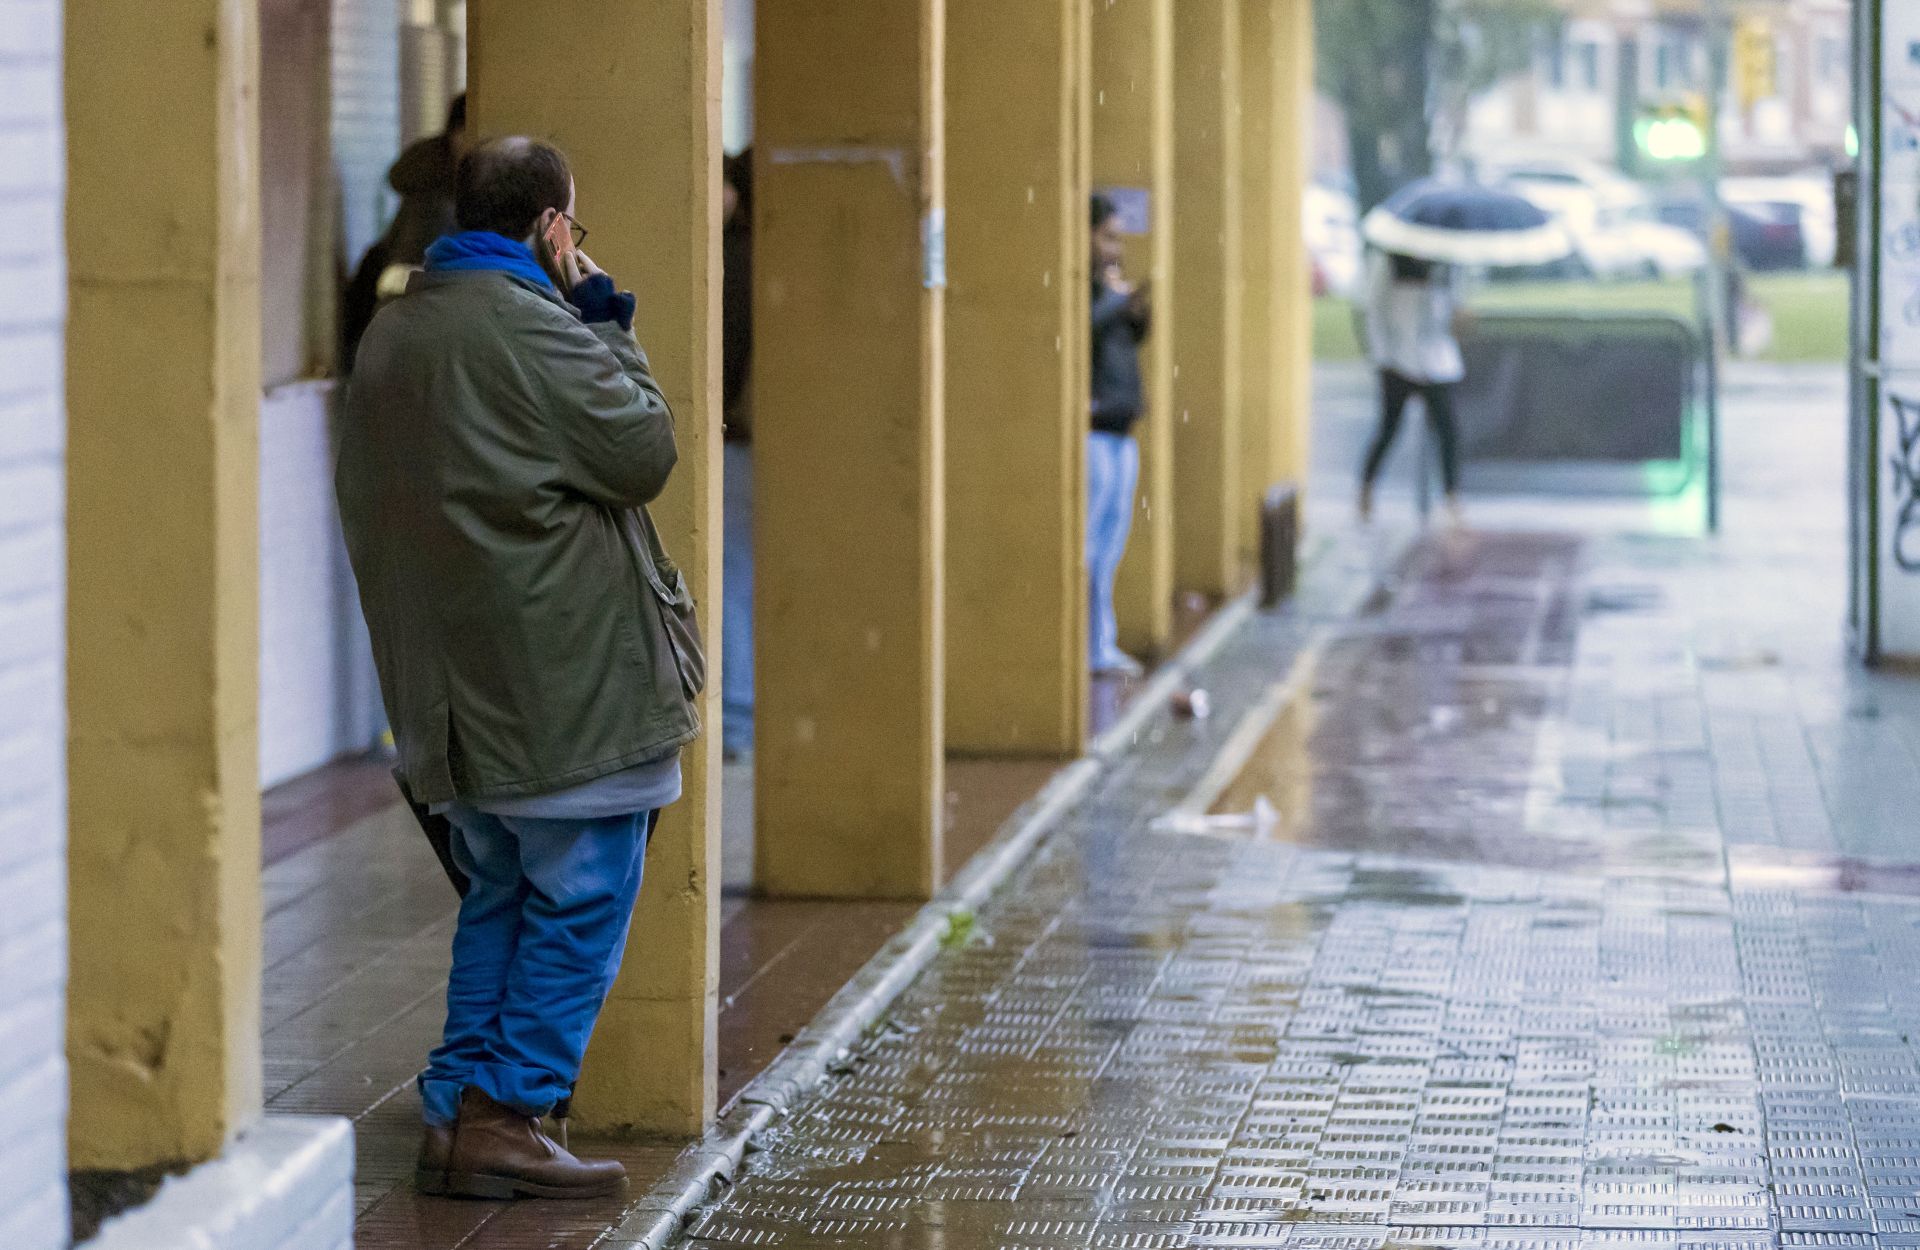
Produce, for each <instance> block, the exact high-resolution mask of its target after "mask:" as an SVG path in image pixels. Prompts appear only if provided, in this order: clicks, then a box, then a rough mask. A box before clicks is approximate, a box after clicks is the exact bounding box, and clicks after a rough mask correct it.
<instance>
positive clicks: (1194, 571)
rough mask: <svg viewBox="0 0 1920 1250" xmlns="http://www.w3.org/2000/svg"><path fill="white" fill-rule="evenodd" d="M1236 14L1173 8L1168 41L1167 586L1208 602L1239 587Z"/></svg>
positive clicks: (1217, 1) (1212, 5) (1210, 0)
mask: <svg viewBox="0 0 1920 1250" xmlns="http://www.w3.org/2000/svg"><path fill="white" fill-rule="evenodd" d="M1240 3H1241V0H1179V3H1178V5H1177V6H1176V9H1175V19H1174V37H1173V47H1174V128H1175V135H1174V176H1175V177H1176V178H1177V179H1178V180H1179V184H1180V211H1179V215H1178V216H1177V218H1176V219H1175V221H1174V231H1173V233H1174V263H1175V264H1176V265H1177V266H1178V268H1179V271H1180V312H1179V319H1178V321H1177V322H1176V323H1175V324H1174V325H1173V326H1172V329H1173V332H1174V358H1175V362H1176V368H1177V370H1178V376H1177V378H1176V380H1175V383H1174V422H1173V430H1174V581H1175V584H1176V585H1177V586H1178V587H1179V588H1180V589H1182V590H1192V591H1198V592H1200V593H1202V594H1205V595H1208V596H1212V597H1220V596H1225V595H1230V594H1232V593H1234V592H1235V591H1237V590H1238V589H1239V588H1240V585H1241V583H1242V581H1243V578H1244V576H1245V574H1244V571H1243V570H1244V566H1243V564H1242V562H1241V548H1240V533H1241V529H1242V527H1243V526H1245V525H1250V524H1251V523H1252V517H1251V516H1250V514H1249V513H1248V510H1247V508H1246V506H1245V500H1244V498H1243V495H1242V489H1241V482H1242V478H1241V469H1240V460H1241V450H1242V448H1241V434H1240V416H1241V412H1240V409H1241V402H1242V397H1243V394H1244V391H1245V379H1244V377H1243V375H1242V366H1241V341H1240V336H1241V323H1242V313H1243V309H1242V306H1241V305H1242V298H1243V297H1242V294H1241V292H1242V286H1243V284H1244V282H1245V275H1244V273H1243V271H1242V269H1241V250H1242V249H1241V229H1240V220H1241V207H1242V205H1241V191H1240V138H1239V136H1240V125H1239V106H1240Z"/></svg>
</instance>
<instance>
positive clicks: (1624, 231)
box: [1574, 203, 1707, 278]
mask: <svg viewBox="0 0 1920 1250" xmlns="http://www.w3.org/2000/svg"><path fill="white" fill-rule="evenodd" d="M1574 246H1575V247H1577V248H1578V249H1579V251H1580V255H1581V257H1582V258H1583V259H1585V261H1586V263H1587V268H1588V269H1590V270H1591V271H1592V272H1593V273H1594V275H1595V276H1596V277H1602V278H1685V277H1690V276H1691V275H1693V274H1696V273H1698V272H1700V271H1701V270H1702V269H1705V268H1706V267H1707V248H1706V245H1705V244H1704V243H1702V242H1701V241H1700V240H1699V239H1697V238H1695V237H1694V236H1693V235H1691V234H1689V233H1688V232H1687V231H1685V230H1682V229H1681V228H1680V227H1678V226H1670V225H1668V224H1667V223H1665V222H1663V221H1660V220H1659V219H1658V218H1657V217H1656V216H1655V215H1654V211H1653V206H1652V205H1651V204H1646V203H1641V204H1632V205H1625V206H1620V205H1614V206H1608V207H1603V208H1601V209H1600V211H1599V212H1597V213H1596V214H1595V215H1594V217H1593V220H1592V222H1591V223H1590V224H1589V225H1588V226H1587V228H1586V229H1585V230H1584V231H1582V230H1575V231H1574Z"/></svg>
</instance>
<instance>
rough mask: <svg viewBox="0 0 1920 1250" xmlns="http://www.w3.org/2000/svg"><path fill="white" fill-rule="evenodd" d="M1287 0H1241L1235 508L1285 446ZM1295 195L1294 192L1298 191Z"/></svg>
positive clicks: (1267, 481)
mask: <svg viewBox="0 0 1920 1250" xmlns="http://www.w3.org/2000/svg"><path fill="white" fill-rule="evenodd" d="M1291 3H1292V0H1240V6H1241V7H1240V108H1239V118H1240V156H1241V161H1240V222H1241V236H1240V238H1241V253H1240V262H1241V272H1242V273H1243V274H1244V275H1245V280H1244V282H1243V284H1242V286H1241V302H1240V317H1241V353H1240V364H1241V395H1240V439H1241V442H1240V485H1239V488H1238V489H1239V504H1238V506H1239V508H1240V510H1241V516H1242V517H1243V518H1247V517H1254V516H1257V515H1258V514H1259V508H1260V499H1261V496H1262V495H1264V494H1265V493H1266V490H1267V488H1268V487H1269V486H1271V485H1273V484H1274V483H1275V482H1276V481H1278V480H1279V474H1280V463H1279V462H1280V459H1281V456H1282V454H1283V452H1284V447H1285V441H1284V431H1283V430H1282V429H1281V428H1280V421H1281V409H1280V406H1279V402H1278V401H1279V398H1280V380H1281V369H1282V368H1283V367H1284V364H1285V362H1283V361H1280V360H1278V359H1276V351H1275V348H1276V347H1277V345H1278V344H1277V340H1276V337H1275V333H1274V332H1275V329H1276V323H1275V321H1276V319H1275V315H1274V314H1275V312H1276V307H1275V306H1276V304H1277V302H1278V300H1279V297H1280V251H1279V249H1278V247H1277V246H1276V245H1277V244H1278V242H1279V237H1278V236H1279V231H1280V225H1281V222H1280V199H1281V196H1282V194H1283V192H1282V188H1283V187H1285V186H1286V185H1287V183H1288V179H1287V177H1286V174H1285V172H1284V171H1282V170H1280V169H1278V168H1276V166H1275V163H1274V160H1273V157H1274V156H1275V155H1277V153H1278V142H1279V135H1278V127H1279V126H1280V124H1281V121H1280V118H1279V115H1278V109H1277V108H1276V99H1275V88H1276V86H1277V85H1278V83H1277V81H1276V74H1275V68H1276V67H1275V64H1274V59H1275V56H1276V54H1277V52H1278V46H1277V42H1276V31H1275V29H1274V24H1275V17H1276V14H1275V9H1276V8H1277V7H1279V6H1282V5H1290V4H1291ZM1295 198H1296V199H1298V196H1297V195H1296V196H1295ZM1239 533H1240V558H1241V560H1242V561H1243V562H1244V563H1251V562H1252V561H1254V560H1255V559H1257V558H1258V557H1259V552H1260V527H1259V526H1258V525H1253V524H1247V523H1245V522H1244V521H1243V523H1242V524H1241V525H1240V527H1239Z"/></svg>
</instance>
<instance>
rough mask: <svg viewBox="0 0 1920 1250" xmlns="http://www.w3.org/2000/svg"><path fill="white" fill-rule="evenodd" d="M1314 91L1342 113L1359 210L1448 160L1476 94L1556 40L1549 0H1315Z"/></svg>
mask: <svg viewBox="0 0 1920 1250" xmlns="http://www.w3.org/2000/svg"><path fill="white" fill-rule="evenodd" d="M1314 20H1315V21H1316V23H1317V24H1318V27H1317V28H1318V32H1319V34H1318V43H1319V77H1320V85H1321V88H1322V89H1323V90H1324V91H1326V92H1327V94H1328V95H1330V96H1332V97H1333V99H1335V100H1336V101H1338V102H1339V104H1340V106H1341V108H1342V109H1343V110H1344V111H1345V112H1346V115H1347V130H1348V142H1349V146H1350V147H1351V151H1352V160H1353V178H1354V184H1355V187H1354V190H1355V194H1356V196H1357V198H1358V200H1359V203H1360V208H1361V211H1363V212H1364V211H1365V210H1367V209H1368V208H1371V207H1372V206H1373V205H1375V204H1377V203H1379V202H1380V201H1381V200H1383V199H1385V198H1386V197H1387V196H1388V195H1390V194H1392V192H1393V190H1394V188H1396V187H1398V186H1400V185H1401V184H1403V183H1406V182H1409V181H1411V180H1413V179H1415V178H1419V177H1423V176H1424V175H1426V174H1428V173H1431V172H1432V171H1433V166H1434V161H1435V159H1436V158H1445V157H1447V156H1450V155H1452V154H1453V152H1454V150H1455V148H1456V146H1457V145H1458V143H1459V141H1460V137H1461V135H1462V133H1463V132H1464V130H1465V125H1466V116H1467V108H1468V106H1469V105H1470V104H1471V103H1472V101H1473V99H1474V97H1476V96H1478V95H1479V94H1480V93H1481V92H1483V91H1485V90H1487V88H1489V87H1491V86H1493V85H1494V84H1495V83H1497V82H1499V81H1500V80H1501V79H1502V78H1505V77H1507V76H1508V75H1510V74H1513V73H1517V72H1518V71H1520V70H1523V69H1525V68H1527V66H1529V65H1530V64H1531V63H1532V60H1533V56H1534V53H1535V50H1536V49H1537V48H1538V47H1539V46H1540V41H1541V39H1542V38H1543V37H1547V36H1553V35H1557V31H1558V24H1559V22H1560V10H1559V8H1558V7H1557V6H1556V5H1555V4H1554V3H1553V2H1552V0H1315V4H1314Z"/></svg>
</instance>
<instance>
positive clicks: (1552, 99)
mask: <svg viewBox="0 0 1920 1250" xmlns="http://www.w3.org/2000/svg"><path fill="white" fill-rule="evenodd" d="M1556 3H1557V4H1558V5H1559V7H1560V8H1561V9H1563V10H1564V13H1565V21H1564V23H1563V25H1562V28H1561V30H1560V32H1559V35H1558V37H1557V38H1547V39H1543V40H1542V41H1541V42H1540V46H1539V48H1538V49H1537V51H1536V52H1535V55H1534V57H1533V63H1532V65H1531V66H1530V67H1529V68H1528V69H1527V70H1526V71H1525V72H1523V73H1521V74H1518V75H1515V76H1513V77H1512V78H1510V79H1508V80H1507V81H1506V82H1504V83H1502V84H1501V85H1499V86H1498V87H1495V88H1494V89H1493V90H1491V91H1488V92H1486V93H1485V94H1484V95H1483V96H1482V97H1481V98H1480V99H1479V100H1478V101H1476V102H1475V104H1474V105H1473V106H1472V107H1471V109H1470V110H1469V116H1468V120H1467V124H1466V130H1465V135H1464V140H1463V145H1462V146H1463V148H1464V150H1465V152H1466V154H1467V155H1468V156H1470V157H1476V158H1480V159H1489V158H1494V157H1500V158H1506V157H1513V156H1520V157H1532V156H1547V155H1552V156H1557V157H1568V156H1572V157H1580V158H1585V159H1588V160H1593V161H1599V162H1603V163H1606V164H1610V165H1614V164H1621V163H1623V158H1624V160H1625V161H1628V162H1630V160H1631V156H1632V153H1631V143H1632V138H1631V136H1632V122H1633V119H1634V118H1635V117H1637V116H1638V114H1639V113H1640V110H1641V109H1642V108H1643V107H1644V106H1648V105H1657V104H1663V103H1672V102H1678V101H1680V100H1683V99H1684V98H1686V97H1687V96H1689V95H1694V94H1698V93H1703V92H1705V91H1706V90H1707V86H1708V80H1709V74H1710V67H1709V62H1708V53H1707V42H1706V35H1707V31H1706V24H1705V20H1704V18H1703V16H1702V13H1703V8H1704V6H1703V4H1702V3H1701V0H1556ZM1729 7H1730V8H1735V9H1737V11H1738V13H1739V14H1740V16H1741V18H1742V20H1748V21H1761V22H1764V23H1765V26H1766V29H1767V33H1768V34H1770V35H1771V37H1772V39H1773V42H1774V58H1773V73H1772V83H1771V90H1770V91H1769V92H1768V93H1766V94H1765V95H1764V96H1763V97H1762V98H1758V99H1755V100H1753V101H1751V102H1748V101H1744V100H1742V99H1740V98H1739V93H1738V92H1737V91H1736V90H1734V89H1732V88H1731V87H1730V89H1729V92H1728V97H1727V99H1726V100H1725V102H1724V104H1723V111H1722V135H1721V138H1722V144H1723V150H1724V154H1725V158H1726V162H1727V168H1728V170H1729V172H1732V173H1751V174H1762V173H1789V172H1794V171H1797V170H1803V169H1807V168H1811V167H1819V166H1829V165H1832V164H1835V163H1837V162H1839V161H1840V160H1842V159H1844V157H1845V155H1846V142H1847V125H1848V123H1849V122H1850V121H1851V119H1852V112H1851V111H1852V78H1853V73H1852V68H1853V60H1852V57H1853V44H1852V21H1853V16H1852V15H1853V5H1852V3H1851V0H1758V2H1756V3H1748V4H1741V5H1737V6H1729Z"/></svg>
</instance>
